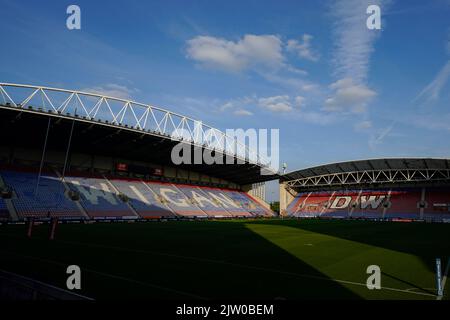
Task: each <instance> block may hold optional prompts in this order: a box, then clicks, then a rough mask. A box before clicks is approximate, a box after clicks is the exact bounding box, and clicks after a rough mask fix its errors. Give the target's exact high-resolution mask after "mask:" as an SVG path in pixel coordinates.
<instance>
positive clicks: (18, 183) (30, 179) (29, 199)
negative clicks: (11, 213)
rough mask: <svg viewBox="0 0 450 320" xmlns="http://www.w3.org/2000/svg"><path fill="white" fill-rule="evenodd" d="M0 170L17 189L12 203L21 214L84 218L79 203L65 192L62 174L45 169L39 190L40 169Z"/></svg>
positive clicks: (7, 181) (12, 187)
mask: <svg viewBox="0 0 450 320" xmlns="http://www.w3.org/2000/svg"><path fill="white" fill-rule="evenodd" d="M0 174H1V175H2V177H3V181H4V182H5V184H6V185H7V186H8V187H10V188H11V189H12V190H14V192H15V196H16V197H13V199H12V203H13V205H14V207H15V209H16V211H17V214H18V216H19V217H20V218H26V217H40V218H45V217H48V216H51V217H60V218H83V214H82V213H81V212H80V211H79V210H78V208H77V207H76V205H75V203H74V202H73V201H71V200H70V199H68V198H67V197H66V196H65V194H64V191H65V189H64V186H63V184H62V183H61V181H60V180H59V178H58V177H56V176H54V175H52V174H48V173H44V174H42V175H41V179H40V182H39V188H38V192H37V194H35V190H36V185H37V178H38V175H37V173H36V172H18V171H10V170H2V171H1V172H0Z"/></svg>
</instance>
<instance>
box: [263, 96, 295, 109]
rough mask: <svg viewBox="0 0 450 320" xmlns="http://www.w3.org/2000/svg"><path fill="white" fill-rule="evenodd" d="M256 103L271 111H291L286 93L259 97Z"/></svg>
mask: <svg viewBox="0 0 450 320" xmlns="http://www.w3.org/2000/svg"><path fill="white" fill-rule="evenodd" d="M258 105H259V106H260V107H262V108H264V109H267V110H269V111H272V112H291V111H292V110H293V108H292V104H291V101H290V99H289V96H288V95H284V96H273V97H267V98H260V99H259V100H258Z"/></svg>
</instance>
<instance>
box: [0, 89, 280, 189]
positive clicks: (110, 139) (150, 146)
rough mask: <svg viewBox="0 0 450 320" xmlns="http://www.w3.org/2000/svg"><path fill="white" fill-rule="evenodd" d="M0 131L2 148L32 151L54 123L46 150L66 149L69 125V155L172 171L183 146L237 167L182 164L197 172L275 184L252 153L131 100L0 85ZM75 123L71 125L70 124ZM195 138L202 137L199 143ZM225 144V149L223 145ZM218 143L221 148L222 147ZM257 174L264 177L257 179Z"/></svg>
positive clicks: (273, 176) (220, 134)
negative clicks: (223, 158)
mask: <svg viewBox="0 0 450 320" xmlns="http://www.w3.org/2000/svg"><path fill="white" fill-rule="evenodd" d="M0 112H1V115H0V126H1V139H2V144H4V145H14V146H23V147H36V139H35V137H36V135H38V136H39V138H38V139H39V142H38V144H39V148H41V146H40V143H41V138H40V136H41V135H45V131H46V128H47V123H48V119H49V118H50V119H54V121H53V122H52V127H51V129H52V130H51V131H50V136H49V141H48V143H49V145H48V148H49V149H50V150H51V149H54V150H61V151H63V150H65V149H67V143H68V136H69V133H70V130H71V126H72V124H73V123H76V125H74V134H73V140H72V141H71V151H72V152H86V153H89V154H96V155H104V156H111V157H117V158H122V159H124V158H125V159H129V160H136V161H145V162H149V163H153V164H157V165H167V166H175V165H174V164H173V163H172V161H171V151H172V148H173V147H174V146H175V145H176V144H178V143H180V142H183V143H186V144H189V145H192V146H194V147H196V148H201V150H202V151H203V150H205V149H209V150H216V152H218V153H219V154H223V155H226V156H227V157H232V158H234V159H235V160H236V161H237V160H240V162H239V163H240V164H236V163H235V164H232V165H228V164H223V165H222V164H213V165H208V164H184V165H178V166H177V167H178V168H182V169H186V170H192V171H196V172H199V173H202V174H206V175H209V176H212V177H216V178H221V179H224V180H227V181H230V182H234V183H237V184H239V185H244V184H250V183H256V182H262V181H269V180H274V179H278V178H279V176H278V174H276V173H274V172H273V171H272V170H270V168H269V166H268V165H266V164H265V163H266V161H265V160H264V159H261V158H260V156H259V155H258V154H255V152H254V151H253V150H248V148H247V147H246V146H245V145H242V144H239V142H236V149H235V150H234V151H233V150H231V151H230V149H228V148H226V147H225V149H224V148H223V147H222V149H221V145H222V144H223V145H225V146H228V145H229V144H230V145H231V143H232V142H233V141H231V142H230V141H229V139H233V138H230V137H228V136H226V135H225V134H224V133H223V132H221V131H220V130H218V129H215V128H213V127H210V126H207V125H205V124H203V123H202V122H201V121H197V120H193V119H191V118H189V117H186V116H182V115H179V114H176V113H173V112H171V111H168V110H165V109H161V108H158V107H154V106H151V105H145V104H141V103H137V102H133V101H130V100H125V99H121V98H114V97H108V96H102V95H98V94H93V93H86V92H79V91H70V90H64V89H55V88H47V87H39V86H28V85H19V84H8V83H0ZM74 120H75V121H74ZM198 136H202V137H203V138H202V140H201V141H200V142H199V140H198V139H197V137H198ZM224 141H225V143H224ZM221 143H222V144H221ZM261 169H263V170H264V171H265V172H266V173H271V174H264V175H262V174H261Z"/></svg>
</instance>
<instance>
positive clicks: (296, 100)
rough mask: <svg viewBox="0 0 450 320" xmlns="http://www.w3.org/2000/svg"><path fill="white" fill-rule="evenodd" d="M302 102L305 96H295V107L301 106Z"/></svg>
mask: <svg viewBox="0 0 450 320" xmlns="http://www.w3.org/2000/svg"><path fill="white" fill-rule="evenodd" d="M304 102H305V97H302V96H296V97H295V105H296V106H297V107H303V104H304Z"/></svg>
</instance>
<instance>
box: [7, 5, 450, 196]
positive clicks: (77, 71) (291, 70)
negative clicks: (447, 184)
mask: <svg viewBox="0 0 450 320" xmlns="http://www.w3.org/2000/svg"><path fill="white" fill-rule="evenodd" d="M70 4H76V5H78V6H79V7H80V8H81V30H68V29H67V28H66V19H67V16H68V15H67V14H66V8H67V7H68V6H69V5H70ZM369 4H377V5H379V6H380V7H381V14H382V29H381V30H369V29H367V27H366V19H367V17H368V15H367V14H366V8H367V6H368V5H369ZM0 8H1V12H2V15H3V17H8V19H7V23H3V24H2V27H1V29H0V35H1V38H2V40H3V47H2V50H1V51H0V57H1V60H0V61H1V62H0V82H16V83H25V84H38V85H46V86H54V87H62V88H69V89H80V90H85V91H95V92H99V91H101V92H104V93H106V94H111V95H116V96H121V97H129V98H132V99H133V100H137V101H142V102H145V103H150V104H153V105H157V106H161V107H164V108H167V109H169V110H173V111H176V112H179V113H182V114H187V115H190V116H192V117H194V118H197V119H201V120H203V121H204V122H206V123H208V124H210V125H212V126H215V127H218V128H219V129H223V130H224V129H227V128H244V129H245V128H279V129H280V161H281V162H286V163H287V164H288V171H290V170H295V169H299V168H303V167H307V166H312V165H318V164H322V163H329V162H334V161H343V160H351V159H362V158H374V157H448V156H449V154H450V143H449V141H450V103H449V102H450V90H449V89H450V81H449V77H450V1H449V0H434V1H431V0H430V1H414V0H412V1H400V0H384V1H383V0H373V1H359V0H342V1H325V0H322V1H145V2H144V1H137V0H127V1H114V2H108V1H73V2H72V1H71V2H68V1H16V0H15V1H10V0H0ZM270 193H272V191H270ZM269 197H270V195H269Z"/></svg>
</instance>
